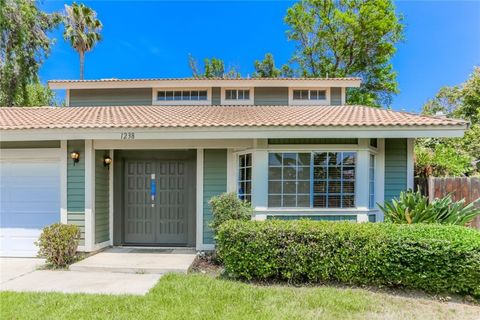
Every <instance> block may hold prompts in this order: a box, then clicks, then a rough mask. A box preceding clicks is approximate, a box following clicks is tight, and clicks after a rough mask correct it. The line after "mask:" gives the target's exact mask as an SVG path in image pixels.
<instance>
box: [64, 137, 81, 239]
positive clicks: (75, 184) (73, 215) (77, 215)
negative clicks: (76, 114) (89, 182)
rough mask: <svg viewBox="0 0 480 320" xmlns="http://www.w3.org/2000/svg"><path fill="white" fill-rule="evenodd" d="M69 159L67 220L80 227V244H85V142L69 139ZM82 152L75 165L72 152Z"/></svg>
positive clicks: (67, 155)
mask: <svg viewBox="0 0 480 320" xmlns="http://www.w3.org/2000/svg"><path fill="white" fill-rule="evenodd" d="M67 149H68V152H67V154H66V155H65V156H66V157H67V158H68V160H67V221H68V223H69V224H75V225H77V226H79V227H80V232H81V240H80V245H84V244H85V159H84V158H83V157H84V156H85V142H84V141H83V140H72V141H68V148H67ZM73 151H76V152H79V153H80V161H79V162H77V163H76V164H75V165H74V164H73V161H71V160H70V153H71V152H73Z"/></svg>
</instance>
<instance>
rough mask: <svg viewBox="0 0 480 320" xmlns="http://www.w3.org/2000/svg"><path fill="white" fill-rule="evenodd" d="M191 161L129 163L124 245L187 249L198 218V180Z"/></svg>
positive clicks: (125, 192) (141, 161) (126, 166)
mask: <svg viewBox="0 0 480 320" xmlns="http://www.w3.org/2000/svg"><path fill="white" fill-rule="evenodd" d="M191 164H192V161H188V160H126V161H125V167H124V170H125V172H124V178H125V180H124V182H125V184H124V186H125V187H124V219H125V220H124V228H125V229H124V242H125V243H126V244H146V245H172V246H176V245H178V246H185V245H187V244H188V242H189V239H190V238H191V234H192V228H193V227H194V226H193V225H192V224H194V222H193V223H192V217H193V218H194V217H195V213H194V212H192V210H193V211H194V206H195V192H194V187H193V186H194V185H195V177H194V175H192V174H191V173H192V170H190V169H191Z"/></svg>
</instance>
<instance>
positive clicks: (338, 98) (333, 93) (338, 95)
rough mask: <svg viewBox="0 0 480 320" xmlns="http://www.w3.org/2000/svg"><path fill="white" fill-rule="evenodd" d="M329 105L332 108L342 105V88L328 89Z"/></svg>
mask: <svg viewBox="0 0 480 320" xmlns="http://www.w3.org/2000/svg"><path fill="white" fill-rule="evenodd" d="M330 104H331V105H332V106H339V105H341V104H342V88H337V87H332V88H330Z"/></svg>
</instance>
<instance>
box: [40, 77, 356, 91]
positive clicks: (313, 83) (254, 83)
mask: <svg viewBox="0 0 480 320" xmlns="http://www.w3.org/2000/svg"><path fill="white" fill-rule="evenodd" d="M360 83H361V80H357V79H352V80H347V79H338V80H337V79H298V80H296V79H261V80H260V79H238V80H237V79H230V80H228V79H226V80H222V79H211V80H208V79H191V80H174V79H173V80H139V81H97V82H95V81H91V82H90V81H85V82H56V81H49V82H48V86H49V87H50V89H124V88H130V89H132V88H162V87H169V88H184V87H189V88H195V87H205V86H208V87H305V86H307V87H352V88H353V87H355V88H356V87H360Z"/></svg>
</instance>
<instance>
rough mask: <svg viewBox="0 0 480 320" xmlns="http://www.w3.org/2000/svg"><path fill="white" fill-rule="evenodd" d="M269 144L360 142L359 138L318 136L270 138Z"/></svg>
mask: <svg viewBox="0 0 480 320" xmlns="http://www.w3.org/2000/svg"><path fill="white" fill-rule="evenodd" d="M268 144H273V145H275V144H282V145H286V144H358V139H356V138H351V139H343V138H338V139H322V138H317V139H303V138H297V139H268Z"/></svg>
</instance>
